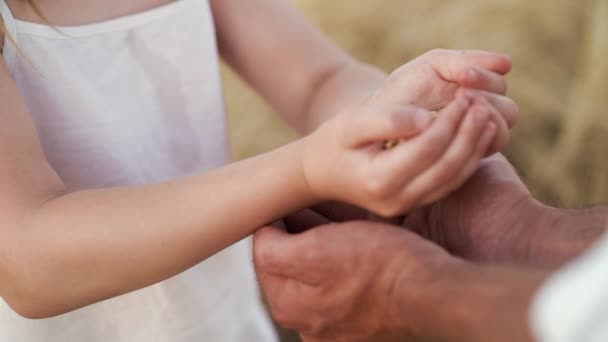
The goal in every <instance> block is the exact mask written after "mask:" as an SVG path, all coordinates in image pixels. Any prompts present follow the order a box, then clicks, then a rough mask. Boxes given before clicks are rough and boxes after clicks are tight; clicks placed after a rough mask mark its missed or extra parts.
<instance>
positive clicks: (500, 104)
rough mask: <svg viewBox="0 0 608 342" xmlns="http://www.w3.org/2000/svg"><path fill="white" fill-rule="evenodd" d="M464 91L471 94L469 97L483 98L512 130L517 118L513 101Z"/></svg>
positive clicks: (493, 95) (517, 114)
mask: <svg viewBox="0 0 608 342" xmlns="http://www.w3.org/2000/svg"><path fill="white" fill-rule="evenodd" d="M464 91H465V92H468V93H471V95H470V96H472V97H484V98H485V99H486V100H487V101H488V102H489V103H490V104H491V105H492V107H494V108H495V109H496V111H497V112H498V113H499V114H500V115H501V116H502V117H503V119H504V120H505V121H506V122H507V125H508V126H509V128H512V127H513V126H515V124H516V123H517V119H518V118H519V107H518V106H517V104H516V103H515V101H513V100H511V99H510V98H508V97H506V96H503V95H498V94H494V93H491V92H488V91H484V90H478V89H466V90H464Z"/></svg>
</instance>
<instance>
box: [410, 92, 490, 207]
mask: <svg viewBox="0 0 608 342" xmlns="http://www.w3.org/2000/svg"><path fill="white" fill-rule="evenodd" d="M489 120H490V113H489V110H488V108H485V107H484V106H482V105H478V104H476V105H473V106H472V107H471V109H470V110H469V111H468V112H467V115H466V117H465V119H464V121H463V123H462V125H461V126H460V128H459V130H458V133H457V135H456V137H455V138H454V141H453V143H452V144H451V145H450V147H449V148H448V149H447V151H446V152H445V154H444V155H443V156H442V157H441V158H440V159H439V160H438V161H437V162H436V163H435V164H433V165H432V166H431V167H430V168H429V169H428V170H425V171H424V172H422V173H420V175H419V176H418V177H416V178H415V179H414V180H413V181H412V182H411V183H410V184H408V185H407V186H405V188H404V189H403V192H402V194H401V199H402V201H403V202H402V203H405V205H409V206H415V205H416V206H418V205H420V204H421V203H420V200H421V199H422V198H424V196H426V195H427V194H429V193H432V192H433V191H434V190H435V189H438V188H446V187H447V185H449V184H451V183H452V181H453V180H454V178H455V177H456V175H458V174H460V172H461V171H462V170H463V168H464V167H465V166H467V165H468V163H469V161H470V160H471V159H472V158H474V156H475V152H476V150H477V146H478V145H479V141H480V138H481V137H482V136H483V134H484V130H485V127H486V125H487V123H488V122H489Z"/></svg>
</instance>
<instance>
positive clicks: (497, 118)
mask: <svg viewBox="0 0 608 342" xmlns="http://www.w3.org/2000/svg"><path fill="white" fill-rule="evenodd" d="M478 101H479V103H481V104H482V105H485V106H486V107H488V109H489V110H490V114H491V118H492V122H494V124H495V125H496V133H495V136H494V142H493V143H492V144H491V147H490V149H489V150H488V155H490V154H493V153H496V152H499V151H501V150H502V149H503V148H505V146H507V144H508V143H509V140H511V133H510V132H509V126H508V125H507V122H506V121H505V119H504V117H503V116H502V115H501V114H500V113H499V112H498V111H497V110H496V108H495V107H494V106H492V105H490V103H489V101H488V100H487V99H486V98H485V97H482V98H480V99H479V100H478Z"/></svg>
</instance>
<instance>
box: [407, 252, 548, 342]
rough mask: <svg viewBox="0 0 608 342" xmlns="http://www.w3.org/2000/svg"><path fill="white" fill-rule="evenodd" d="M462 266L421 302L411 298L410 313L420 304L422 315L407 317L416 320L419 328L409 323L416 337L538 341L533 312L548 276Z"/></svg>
mask: <svg viewBox="0 0 608 342" xmlns="http://www.w3.org/2000/svg"><path fill="white" fill-rule="evenodd" d="M459 264H460V266H455V267H454V268H451V269H447V270H446V272H445V274H443V275H442V276H438V277H437V278H438V279H442V280H438V281H436V282H433V284H432V285H430V286H429V287H428V288H425V289H420V295H419V296H417V299H412V298H405V299H406V300H405V301H403V305H409V306H410V307H408V308H407V311H408V312H410V313H411V312H412V308H411V305H412V303H415V304H414V305H415V307H416V310H415V312H417V313H418V314H417V315H415V317H401V319H402V320H413V322H414V324H413V325H412V324H411V323H412V322H411V321H410V322H408V323H410V325H409V326H410V327H412V326H413V327H415V329H414V330H413V331H410V333H411V334H412V335H414V336H417V337H421V338H422V340H424V341H426V340H427V339H428V340H429V341H454V342H459V341H462V342H465V341H466V342H487V341H493V342H503V341H504V342H512V341H518V342H528V341H530V342H531V341H534V338H533V336H532V332H531V328H530V325H529V318H528V312H529V308H530V305H531V303H532V299H533V297H534V295H535V293H536V292H537V291H538V289H539V288H540V286H541V285H542V283H543V281H544V280H545V278H546V277H547V273H546V272H543V271H538V270H533V269H513V268H511V269H509V268H500V267H498V268H490V267H485V266H479V265H473V264H470V263H465V262H461V263H459ZM396 291H398V289H397V290H396ZM397 298H399V297H397ZM404 308H405V306H404Z"/></svg>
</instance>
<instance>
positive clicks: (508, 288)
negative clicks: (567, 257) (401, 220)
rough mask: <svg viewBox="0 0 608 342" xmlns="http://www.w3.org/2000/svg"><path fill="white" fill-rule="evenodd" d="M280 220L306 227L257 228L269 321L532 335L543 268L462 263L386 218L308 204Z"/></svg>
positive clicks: (416, 335) (402, 335)
mask: <svg viewBox="0 0 608 342" xmlns="http://www.w3.org/2000/svg"><path fill="white" fill-rule="evenodd" d="M286 224H287V226H288V228H289V229H290V230H294V231H304V232H303V233H300V234H288V233H286V232H285V231H283V230H282V229H279V228H274V227H268V228H264V229H263V230H260V231H259V232H258V233H256V235H255V240H254V258H255V265H256V269H257V272H258V278H259V279H260V282H261V284H262V287H263V288H264V290H265V293H266V295H267V298H268V302H269V303H270V307H271V310H272V313H273V315H274V317H275V319H276V320H277V321H278V322H279V323H281V324H282V325H284V326H286V327H289V328H292V329H295V330H297V331H299V332H300V333H301V335H302V337H303V339H304V341H306V342H322V341H351V340H357V341H404V340H421V341H427V340H428V341H455V342H458V341H463V342H464V341H467V342H477V341H479V342H482V341H483V342H486V341H497V342H502V341H505V342H507V341H509V342H510V341H521V342H528V341H533V340H534V338H533V334H532V329H531V327H530V324H529V319H528V317H529V316H528V312H529V309H530V306H531V303H532V300H533V297H534V295H535V293H536V292H537V290H538V288H539V287H540V286H541V284H542V283H543V281H544V280H545V278H546V277H547V274H548V273H547V271H543V270H534V269H526V268H507V267H489V266H481V265H477V264H473V263H469V262H466V261H463V260H461V259H458V258H455V257H453V256H451V255H450V254H448V253H447V252H446V251H445V250H443V249H441V248H439V247H438V246H436V245H435V244H432V243H430V242H429V241H427V240H424V239H422V238H421V237H419V236H417V235H415V234H413V233H411V232H409V231H407V230H404V229H400V228H399V227H396V226H390V225H386V224H380V223H374V222H369V221H350V222H346V223H341V224H335V223H329V222H328V220H327V219H326V218H325V217H323V216H321V215H319V214H318V213H315V212H312V211H305V212H301V213H299V214H297V215H294V216H292V217H289V218H288V219H287V220H286ZM310 227H314V229H310V230H307V228H310Z"/></svg>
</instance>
